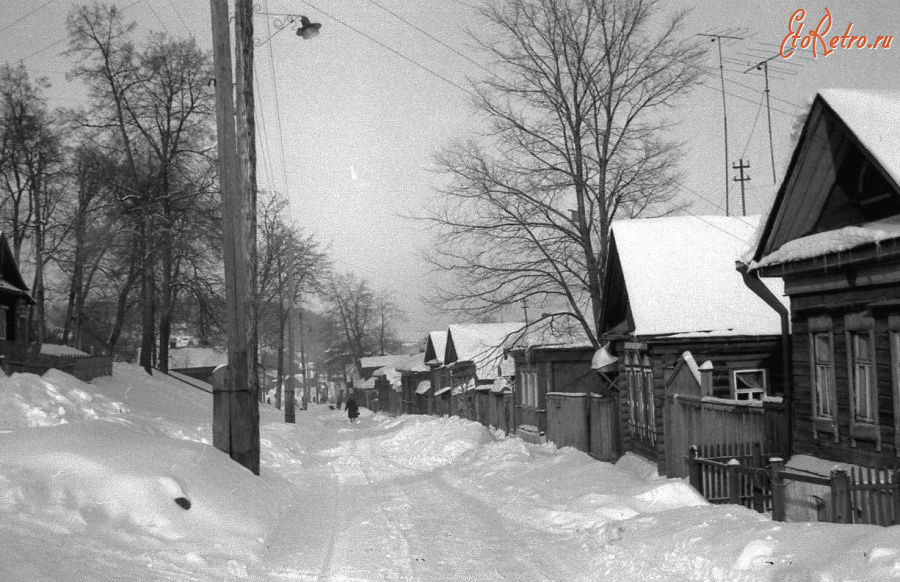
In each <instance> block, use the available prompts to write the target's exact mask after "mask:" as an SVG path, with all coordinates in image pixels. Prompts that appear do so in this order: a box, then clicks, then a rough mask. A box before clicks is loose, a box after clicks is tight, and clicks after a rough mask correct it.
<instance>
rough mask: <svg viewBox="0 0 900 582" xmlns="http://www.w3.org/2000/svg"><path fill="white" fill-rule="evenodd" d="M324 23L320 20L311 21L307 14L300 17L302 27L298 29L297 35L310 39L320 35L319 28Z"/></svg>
mask: <svg viewBox="0 0 900 582" xmlns="http://www.w3.org/2000/svg"><path fill="white" fill-rule="evenodd" d="M320 28H322V24H321V23H319V22H310V21H309V18H307V17H305V16H301V17H300V28H298V29H297V36H299V37H300V38H302V39H303V40H309V39H311V38H315V37H317V36H319V29H320Z"/></svg>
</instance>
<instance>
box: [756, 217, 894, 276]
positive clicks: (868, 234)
mask: <svg viewBox="0 0 900 582" xmlns="http://www.w3.org/2000/svg"><path fill="white" fill-rule="evenodd" d="M894 238H900V215H898V216H892V217H890V218H888V219H885V220H876V221H873V222H867V223H865V224H860V225H859V226H845V227H843V228H839V229H837V230H827V231H825V232H817V233H815V234H811V235H808V236H803V237H800V238H795V239H794V240H791V241H788V242H786V243H784V244H783V245H781V248H779V249H778V250H777V251H775V252H774V253H769V254H768V255H766V256H765V257H763V258H762V259H760V260H759V261H757V262H755V263H751V265H750V266H751V268H758V267H768V266H771V265H780V264H782V263H789V262H792V261H800V260H803V259H811V258H815V257H821V256H823V255H827V254H829V253H836V252H840V251H847V250H850V249H853V248H856V247H860V246H863V245H866V244H871V243H879V242H881V241H885V240H889V239H894Z"/></svg>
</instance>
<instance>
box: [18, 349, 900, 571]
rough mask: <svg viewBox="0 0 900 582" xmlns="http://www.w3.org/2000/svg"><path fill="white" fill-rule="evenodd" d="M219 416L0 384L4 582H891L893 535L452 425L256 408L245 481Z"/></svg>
mask: <svg viewBox="0 0 900 582" xmlns="http://www.w3.org/2000/svg"><path fill="white" fill-rule="evenodd" d="M211 405H212V400H211V395H210V394H208V393H206V392H203V391H201V390H198V389H197V388H194V387H191V386H188V385H186V384H184V383H181V382H179V381H177V380H174V379H171V378H168V377H165V376H161V375H154V376H152V377H151V376H148V375H146V374H145V373H144V372H143V371H142V370H140V369H139V368H137V367H135V366H130V365H124V364H117V365H116V366H115V369H114V375H113V376H112V377H107V378H100V379H97V380H95V381H94V382H93V383H92V384H85V383H83V382H80V381H78V380H76V379H74V378H72V377H71V376H68V375H67V374H64V373H61V372H57V371H50V372H48V373H47V374H46V375H44V377H38V376H34V375H31V374H16V375H13V376H12V377H10V378H3V377H0V547H2V548H3V558H2V559H0V580H3V581H10V582H17V581H22V582H25V581H29V582H30V581H44V580H46V581H59V580H67V581H98V580H99V581H105V580H129V581H131V582H133V581H135V580H142V581H143V580H178V581H182V580H185V581H189V580H204V581H220V580H334V581H345V580H517V581H518V580H561V581H568V580H623V581H624V580H638V579H640V580H698V581H699V580H704V581H705V580H738V581H740V580H798V581H799V580H885V579H893V578H900V539H898V537H900V536H898V533H897V531H898V528H880V527H874V526H842V525H834V524H782V523H775V522H772V521H770V520H769V519H768V518H767V517H766V516H763V515H759V514H756V513H754V512H752V511H749V510H746V509H744V508H742V507H736V506H711V505H709V504H707V503H706V502H705V501H704V500H703V499H702V498H700V497H699V496H698V495H697V494H696V493H695V492H694V491H693V489H691V488H690V487H689V486H688V485H687V484H686V483H685V482H684V481H682V480H672V479H663V478H660V477H658V476H656V475H655V471H654V470H653V468H652V467H650V466H649V465H648V464H647V463H646V462H644V461H642V460H640V459H639V458H637V457H634V456H630V455H629V456H626V457H624V458H623V459H622V460H621V461H620V462H619V463H617V464H616V465H612V464H608V463H601V462H598V461H595V460H593V459H591V458H590V457H588V456H587V455H585V454H583V453H581V452H578V451H575V450H573V449H561V450H559V449H556V448H555V447H554V446H553V445H541V446H535V445H529V444H526V443H524V442H522V441H521V440H519V439H517V438H508V437H505V436H503V435H502V434H500V433H496V432H492V431H490V430H488V429H485V428H484V427H483V426H481V425H479V424H476V423H473V422H469V421H465V420H461V419H458V418H432V417H425V416H401V417H399V418H391V417H387V416H383V415H373V414H371V413H370V412H368V411H363V415H362V419H361V422H359V423H356V424H349V423H348V422H347V419H346V417H345V416H344V414H343V413H342V412H340V411H334V410H330V409H329V408H328V407H327V406H316V405H312V406H310V409H309V410H307V411H298V412H297V423H296V424H294V425H287V424H284V422H283V420H282V419H283V417H282V413H281V412H280V411H277V410H275V409H273V408H271V407H269V406H268V405H262V409H261V418H262V422H261V431H260V432H261V437H262V475H261V476H260V477H255V476H253V475H252V474H250V473H249V472H248V471H246V470H245V469H243V468H242V467H240V466H238V465H237V464H235V463H233V462H232V461H231V460H230V459H228V458H227V457H226V456H225V455H223V454H221V453H220V452H218V451H216V450H215V449H214V448H213V447H212V446H211V445H210V442H211V420H212V412H211Z"/></svg>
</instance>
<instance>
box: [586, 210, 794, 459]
mask: <svg viewBox="0 0 900 582" xmlns="http://www.w3.org/2000/svg"><path fill="white" fill-rule="evenodd" d="M757 224H758V218H756V217H724V216H678V217H667V218H653V219H636V220H621V221H615V222H614V223H613V225H612V229H611V235H610V248H609V253H608V256H607V260H606V265H605V282H604V290H605V292H606V294H607V299H606V301H605V303H604V307H603V309H602V312H601V316H600V321H599V328H598V329H599V332H600V333H599V339H600V340H601V342H602V343H604V344H606V343H608V344H609V346H608V348H607V349H608V350H609V352H610V353H611V354H613V355H614V356H615V357H617V358H618V362H617V365H618V369H617V373H614V374H612V375H609V376H607V377H609V378H610V380H611V381H610V382H609V383H608V384H607V385H606V386H604V387H602V388H601V390H603V391H609V393H610V394H611V395H613V396H614V397H615V398H616V399H617V400H618V404H619V411H620V414H619V423H620V427H619V430H618V431H617V432H618V435H619V436H618V438H619V439H620V441H621V442H619V443H616V447H615V449H617V450H618V452H619V454H621V453H623V452H625V451H632V452H635V453H638V454H640V455H642V456H644V457H646V458H648V459H650V460H654V461H656V462H657V464H658V467H659V470H660V472H661V473H664V472H665V466H666V465H665V457H666V443H665V438H664V436H665V427H664V419H663V405H664V402H665V383H666V380H667V377H668V375H670V374H671V372H672V371H673V369H674V368H675V366H676V364H677V361H678V359H679V358H680V357H681V355H682V354H683V352H685V351H686V350H689V351H690V352H692V353H693V354H694V356H695V357H696V358H697V359H698V360H699V361H705V360H710V361H711V362H712V364H713V365H714V368H715V370H716V371H717V374H718V376H719V377H718V378H717V381H716V382H715V387H714V389H713V394H712V395H713V396H714V397H719V398H726V399H733V400H735V401H738V400H741V399H743V398H752V399H760V398H763V397H764V396H766V395H772V394H773V392H777V391H778V387H780V386H781V374H782V363H781V362H782V358H781V354H782V352H781V320H780V318H779V316H778V314H777V313H776V312H775V311H774V310H773V309H772V307H770V306H769V305H768V304H767V303H766V301H764V300H763V299H762V298H760V297H759V296H758V295H756V294H755V293H754V292H752V291H751V290H750V289H749V288H747V287H746V286H745V285H744V283H743V278H742V276H741V275H740V273H738V272H737V271H736V270H735V261H736V260H737V259H738V258H739V257H740V256H741V254H742V253H743V252H745V250H746V248H747V247H749V246H750V244H751V243H752V240H753V237H754V233H755V230H756V228H757ZM779 283H780V282H779V281H774V282H771V283H770V286H771V287H772V291H773V293H774V295H775V296H777V297H780V296H781V295H782V292H781V289H780V285H779ZM670 454H682V455H683V454H686V451H681V452H679V451H676V452H674V453H672V452H670Z"/></svg>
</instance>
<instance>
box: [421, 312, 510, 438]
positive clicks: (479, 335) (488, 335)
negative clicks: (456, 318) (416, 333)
mask: <svg viewBox="0 0 900 582" xmlns="http://www.w3.org/2000/svg"><path fill="white" fill-rule="evenodd" d="M524 328H525V324H524V323H478V324H465V325H463V324H455V325H451V326H450V327H449V328H448V329H447V340H446V341H447V345H446V349H445V351H444V364H443V368H445V369H446V370H447V371H448V373H449V378H448V380H449V383H450V386H449V388H450V390H449V393H450V414H453V415H458V416H461V417H463V418H468V419H469V420H477V419H478V417H479V414H478V408H477V405H476V391H477V387H478V386H484V387H486V389H488V390H489V389H490V387H491V386H493V384H494V380H495V379H496V378H500V377H504V376H512V375H513V374H514V370H515V369H514V367H513V363H512V361H505V354H504V349H505V347H506V346H507V345H508V344H509V343H511V342H512V341H515V339H516V338H517V337H518V336H517V334H521V333H522V331H523V330H524ZM426 357H427V354H426ZM442 390H446V388H445V387H442V388H441V389H439V390H438V393H441V391H442ZM444 393H446V392H444Z"/></svg>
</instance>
